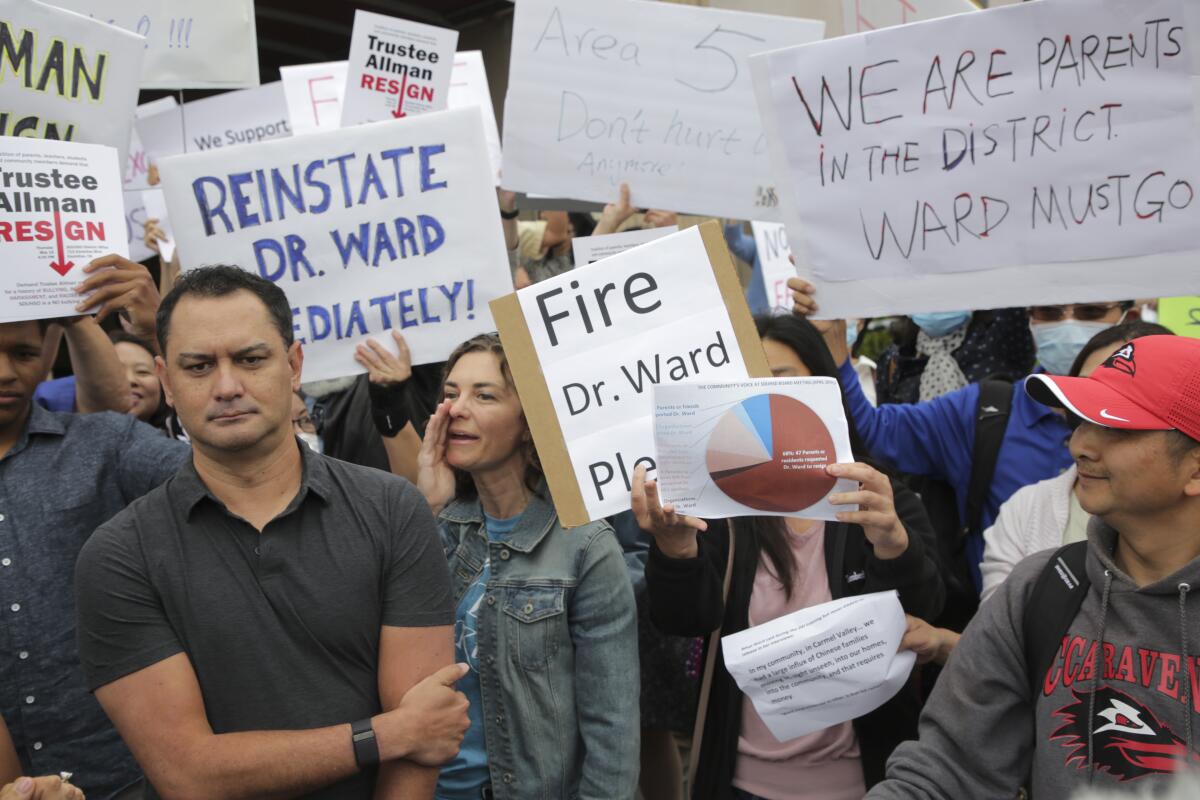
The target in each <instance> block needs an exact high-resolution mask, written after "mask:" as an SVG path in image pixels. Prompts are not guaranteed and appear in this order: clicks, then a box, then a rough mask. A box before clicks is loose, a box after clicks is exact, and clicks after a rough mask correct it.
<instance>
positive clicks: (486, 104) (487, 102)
mask: <svg viewBox="0 0 1200 800" xmlns="http://www.w3.org/2000/svg"><path fill="white" fill-rule="evenodd" d="M468 106H479V108H480V110H481V111H482V112H483V134H484V137H485V138H486V139H487V146H488V156H489V157H490V158H491V160H492V171H493V172H495V174H496V185H497V186H499V185H500V129H499V128H497V127H496V109H495V108H494V107H493V106H492V91H491V89H489V88H488V79H487V70H486V69H484V66H483V53H481V52H480V51H478V50H464V51H462V52H461V53H455V54H454V69H453V70H451V72H450V94H449V95H448V96H447V100H446V107H447V108H466V107H468Z"/></svg>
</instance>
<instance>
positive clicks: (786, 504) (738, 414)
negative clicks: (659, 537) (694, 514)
mask: <svg viewBox="0 0 1200 800" xmlns="http://www.w3.org/2000/svg"><path fill="white" fill-rule="evenodd" d="M836 461H837V450H836V448H835V446H834V444H833V436H832V435H830V433H829V429H828V428H826V427H825V423H824V422H822V421H821V417H820V416H819V415H818V414H817V413H816V412H815V411H813V410H812V409H811V408H809V407H808V406H807V405H805V404H804V403H802V402H800V401H799V400H796V399H795V398H792V397H788V396H787V395H782V394H760V395H755V396H754V397H750V398H748V399H746V400H743V401H741V402H740V403H738V404H737V405H736V406H734V407H733V408H731V409H729V410H728V411H726V412H725V414H724V416H722V417H721V419H720V420H719V421H718V422H717V427H716V428H715V429H713V432H712V435H711V436H710V437H709V439H708V447H707V450H706V452H705V465H706V466H707V468H708V474H709V477H711V478H712V481H713V483H715V484H716V485H717V488H718V489H720V490H721V491H722V492H724V493H725V495H726V496H727V497H729V499H731V500H733V501H735V502H737V503H741V504H742V505H744V506H748V507H750V508H753V509H756V510H758V511H775V512H779V513H789V512H796V511H800V510H802V509H805V508H808V507H809V506H811V505H813V504H814V503H816V502H817V501H818V500H820V499H821V498H822V497H824V496H825V495H826V494H828V493H829V492H830V491H831V490H832V489H833V486H834V484H835V483H837V478H834V477H833V476H832V475H828V474H826V472H825V467H826V466H828V465H829V464H833V463H835V462H836Z"/></svg>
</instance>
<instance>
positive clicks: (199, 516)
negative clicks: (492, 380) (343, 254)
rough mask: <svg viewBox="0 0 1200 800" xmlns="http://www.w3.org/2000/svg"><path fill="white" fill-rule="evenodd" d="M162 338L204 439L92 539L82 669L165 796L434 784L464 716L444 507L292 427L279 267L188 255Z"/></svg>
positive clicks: (418, 793)
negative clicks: (318, 447) (320, 448)
mask: <svg viewBox="0 0 1200 800" xmlns="http://www.w3.org/2000/svg"><path fill="white" fill-rule="evenodd" d="M158 339H159V344H160V348H161V351H162V355H161V356H160V357H159V359H158V372H159V377H160V380H161V381H162V385H163V390H164V392H165V393H166V396H167V399H168V401H169V402H170V403H171V404H172V405H173V406H174V408H175V410H176V413H177V414H178V416H179V419H180V422H181V423H182V424H183V426H184V427H185V428H186V429H187V431H188V433H189V434H190V436H191V441H192V447H193V457H192V461H191V462H190V463H188V464H186V465H185V466H184V467H183V468H182V469H181V470H180V471H179V472H178V474H176V475H175V476H174V477H172V478H171V479H169V480H168V481H167V482H166V483H165V484H163V486H161V487H160V488H159V489H157V490H155V491H154V492H151V493H150V494H149V495H147V496H146V497H144V498H142V499H141V500H140V501H138V502H136V503H134V504H133V505H131V506H130V507H129V508H128V509H126V510H125V511H124V512H123V513H121V514H120V515H118V516H117V517H116V518H114V519H113V520H112V521H111V522H110V523H108V524H107V525H105V526H103V527H102V528H101V529H100V530H98V531H97V532H96V533H95V535H94V536H93V537H92V539H91V541H90V542H89V543H88V545H87V546H86V547H85V548H84V551H83V552H82V553H81V554H80V557H79V562H78V567H77V579H76V583H77V587H78V591H79V619H80V625H79V627H80V652H81V656H82V660H83V664H84V671H85V674H86V676H87V682H88V685H89V686H90V687H91V688H92V689H93V690H94V691H95V693H96V697H97V699H99V701H100V703H101V704H102V705H103V706H104V709H105V711H107V712H108V714H109V716H110V717H111V718H112V720H113V722H114V723H115V724H116V726H117V729H118V730H119V731H120V732H121V735H122V736H123V737H124V739H125V741H126V742H127V743H128V744H129V747H130V749H131V750H132V751H133V753H134V755H135V756H136V757H137V759H138V762H139V763H140V764H141V765H142V768H143V769H144V770H145V772H146V775H147V778H148V779H149V782H150V783H151V784H152V788H153V790H156V791H157V792H158V793H161V794H162V795H164V796H179V797H265V796H281V795H282V796H298V795H304V796H307V797H314V798H316V797H320V798H335V797H336V798H367V797H371V796H372V795H374V796H375V797H405V798H410V797H412V798H418V797H431V796H432V792H433V787H434V785H435V784H436V780H437V769H436V767H437V766H438V765H440V764H441V763H442V762H444V761H445V760H447V759H449V758H450V757H452V756H453V755H454V754H455V753H456V752H457V750H458V744H459V742H460V741H461V739H462V736H463V733H464V732H465V730H466V728H467V724H468V718H467V713H466V705H467V702H466V698H465V697H464V696H463V695H462V694H461V693H459V692H456V691H454V689H453V683H454V681H455V680H457V679H458V678H459V677H461V675H462V674H463V673H462V667H461V665H455V664H453V663H452V661H453V653H454V648H453V642H452V638H451V631H452V628H451V625H452V624H453V621H454V611H453V606H452V599H451V596H450V580H449V573H448V571H447V567H446V560H445V557H444V555H443V552H442V548H441V543H440V540H439V537H438V533H437V529H436V527H435V525H434V521H433V517H432V515H431V513H430V511H429V507H428V506H427V505H426V504H425V502H424V500H423V499H422V498H421V496H420V494H419V493H418V492H417V491H416V489H415V488H414V487H413V486H412V485H411V484H409V483H408V482H406V481H404V480H403V479H400V478H397V477H395V476H393V475H390V474H388V473H384V472H380V471H377V470H371V469H367V468H363V467H358V466H355V465H351V464H346V463H344V462H340V461H337V460H334V459H331V458H327V457H324V456H321V455H319V454H317V453H315V452H313V451H312V450H311V449H310V448H308V447H307V446H305V445H304V444H303V443H301V442H300V441H299V440H298V439H297V438H296V436H295V435H294V433H293V430H292V414H291V410H292V396H293V393H294V392H295V391H296V389H297V388H298V387H299V384H300V374H301V366H302V363H303V353H302V351H301V348H300V344H299V343H298V342H296V341H294V340H293V334H292V323H291V309H290V307H289V305H288V302H287V298H286V297H285V296H284V294H283V292H282V290H280V289H279V288H278V287H277V286H275V285H274V284H273V283H271V282H269V281H266V280H263V279H262V278H259V277H258V276H255V275H252V274H250V273H249V272H245V271H242V270H240V269H238V268H236V267H225V266H218V267H205V268H202V269H198V270H194V271H192V272H189V273H185V274H184V275H183V276H182V277H181V278H180V279H179V281H178V283H176V285H175V287H174V289H172V291H171V292H170V293H169V294H168V295H167V297H165V298H164V299H163V301H162V304H161V306H160V309H159V313H158ZM377 764H382V766H380V767H379V768H378V769H377V768H376V765H377ZM377 773H378V775H377ZM377 777H378V782H377ZM151 794H153V792H152V793H151Z"/></svg>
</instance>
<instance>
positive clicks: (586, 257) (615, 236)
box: [571, 225, 679, 267]
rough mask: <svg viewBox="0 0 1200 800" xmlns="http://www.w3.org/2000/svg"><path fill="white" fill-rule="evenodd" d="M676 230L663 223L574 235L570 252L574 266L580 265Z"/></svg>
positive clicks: (629, 248)
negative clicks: (623, 229) (573, 257)
mask: <svg viewBox="0 0 1200 800" xmlns="http://www.w3.org/2000/svg"><path fill="white" fill-rule="evenodd" d="M678 231H679V226H678V225H664V226H663V227H661V228H642V229H641V230H636V231H624V232H622V233H602V234H600V235H599V236H576V237H574V238H572V239H571V253H572V255H574V256H575V266H577V267H582V266H586V265H587V264H591V263H592V262H594V261H599V260H601V259H604V258H608V257H609V256H615V255H616V254H617V253H624V252H625V251H626V250H632V249H633V248H635V247H638V246H640V245H643V244H645V243H646V242H653V241H654V240H655V239H661V238H662V237H664V236H669V235H671V234H672V233H677V232H678Z"/></svg>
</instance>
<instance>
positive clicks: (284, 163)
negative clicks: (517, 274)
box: [160, 108, 512, 380]
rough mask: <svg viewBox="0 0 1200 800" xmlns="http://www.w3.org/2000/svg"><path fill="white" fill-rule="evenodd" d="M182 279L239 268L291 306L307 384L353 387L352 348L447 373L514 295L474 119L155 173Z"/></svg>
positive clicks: (212, 159)
mask: <svg viewBox="0 0 1200 800" xmlns="http://www.w3.org/2000/svg"><path fill="white" fill-rule="evenodd" d="M160 171H161V173H162V179H163V188H164V191H165V193H166V198H167V208H168V210H169V211H170V215H171V224H172V227H173V229H174V233H175V237H176V242H177V244H178V252H179V257H180V261H181V262H182V266H183V268H184V269H190V268H193V267H197V266H200V265H201V264H209V263H221V262H223V263H227V264H236V265H238V266H240V267H242V268H243V269H247V270H249V271H251V272H256V273H258V274H259V275H262V276H263V277H265V278H267V279H269V280H271V281H274V282H275V283H276V284H278V285H279V286H280V287H282V288H283V289H284V291H285V292H287V295H288V299H289V300H290V301H291V303H292V306H293V308H292V317H293V322H294V325H295V329H296V336H297V338H298V339H300V340H301V341H302V342H303V343H304V345H305V350H306V361H305V364H304V375H305V378H306V379H308V380H317V379H321V378H332V377H337V376H340V375H352V374H355V373H359V372H362V371H363V369H362V367H360V366H359V365H358V364H357V363H356V362H355V361H354V349H355V346H356V345H357V344H358V343H360V342H362V341H364V340H366V339H367V338H368V337H372V338H374V339H376V340H377V341H379V342H380V343H381V344H384V345H385V346H388V347H392V348H393V351H394V345H393V342H392V337H391V336H390V335H389V334H388V333H387V332H388V331H389V330H393V329H395V330H400V331H402V332H403V334H404V337H405V339H406V340H407V342H408V345H409V347H410V349H411V350H412V355H413V361H414V363H417V364H423V363H427V362H431V361H440V360H443V359H445V358H446V356H447V355H449V354H450V351H451V350H453V349H454V347H455V346H456V345H458V344H459V343H460V342H462V341H463V340H465V339H467V338H469V337H471V336H473V335H474V334H477V333H482V332H485V331H489V330H494V329H495V325H494V324H493V322H492V318H491V314H490V313H489V312H488V307H487V302H488V301H489V300H490V299H492V298H494V297H499V296H500V295H503V294H507V293H509V292H511V291H512V277H511V275H510V273H509V268H508V257H507V256H506V254H505V249H504V237H503V234H502V232H501V229H500V218H499V214H498V212H497V210H496V193H495V189H494V187H493V185H492V178H491V168H490V166H489V162H488V156H487V147H486V145H485V143H484V139H483V128H482V126H480V124H479V110H478V109H476V108H469V109H462V110H457V111H442V112H437V113H433V114H422V115H420V116H418V117H414V118H413V119H411V120H395V121H388V122H378V123H372V124H369V125H360V126H355V127H353V128H346V129H339V130H335V131H328V132H320V133H312V134H309V135H308V136H298V137H291V138H288V139H279V140H276V141H270V142H263V143H260V144H253V145H245V146H242V147H231V148H226V149H223V150H216V151H213V150H210V151H207V152H203V153H195V154H191V155H182V156H175V157H173V158H168V159H166V160H164V161H163V162H162V164H161V167H160Z"/></svg>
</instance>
